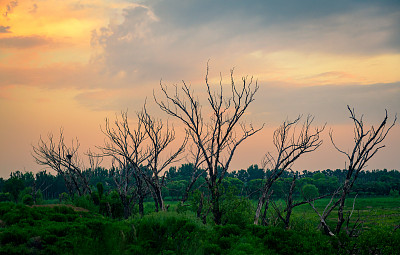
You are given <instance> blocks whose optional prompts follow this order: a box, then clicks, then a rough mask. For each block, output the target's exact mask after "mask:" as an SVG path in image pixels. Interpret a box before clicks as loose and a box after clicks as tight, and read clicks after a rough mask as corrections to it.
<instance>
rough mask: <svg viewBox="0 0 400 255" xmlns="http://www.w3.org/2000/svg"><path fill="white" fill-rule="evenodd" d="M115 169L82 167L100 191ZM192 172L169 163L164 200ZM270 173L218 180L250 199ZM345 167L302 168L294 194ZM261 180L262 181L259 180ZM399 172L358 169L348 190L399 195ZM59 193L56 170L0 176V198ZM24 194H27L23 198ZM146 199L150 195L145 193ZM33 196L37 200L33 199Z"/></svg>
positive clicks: (326, 190)
mask: <svg viewBox="0 0 400 255" xmlns="http://www.w3.org/2000/svg"><path fill="white" fill-rule="evenodd" d="M115 171H116V170H115V169H105V168H100V167H99V168H96V169H94V170H91V169H87V170H85V171H84V174H85V176H88V180H89V184H90V186H91V187H92V188H93V189H95V190H96V189H97V186H98V185H99V184H101V185H102V187H103V189H104V191H103V192H104V194H110V193H112V192H113V191H115V190H116V189H117V186H116V183H115V181H114V177H115V174H116V173H115ZM192 173H193V165H192V164H182V165H181V166H179V167H171V168H169V170H167V171H166V172H165V178H164V183H163V189H162V193H163V196H164V197H165V198H166V199H167V200H170V201H171V200H172V201H181V200H182V199H183V198H184V196H185V189H186V188H187V186H188V183H189V182H190V181H191V178H192ZM203 173H204V174H203V176H201V177H200V178H198V179H197V181H196V182H195V183H194V187H193V188H194V189H193V190H197V189H199V190H202V189H204V190H205V189H206V187H205V178H206V174H205V172H204V171H203ZM270 173H271V171H270V170H264V169H261V168H259V167H258V165H251V166H250V167H248V168H247V169H241V170H237V171H232V172H228V173H227V174H226V176H225V178H224V180H223V182H222V185H223V186H224V188H225V189H233V190H235V193H236V194H237V195H239V196H243V197H247V198H250V199H257V198H258V197H259V195H260V194H259V193H260V191H259V189H260V186H261V185H262V184H263V182H265V176H268V175H269V174H270ZM346 173H347V172H346V170H341V169H336V170H330V169H327V170H321V171H315V172H310V171H307V170H305V171H303V172H299V173H297V176H298V177H297V185H296V189H295V192H294V196H296V197H297V198H301V197H303V196H306V195H307V194H305V193H304V192H312V193H313V194H312V196H322V195H327V194H331V193H333V192H334V191H335V189H337V187H338V186H339V184H340V183H342V182H343V181H344V179H345V178H346ZM263 180H264V181H263ZM291 180H292V173H290V172H284V173H283V174H282V176H281V178H280V179H279V180H277V181H276V182H275V183H274V184H273V186H272V189H273V190H274V193H273V195H272V196H273V197H274V198H275V199H283V198H285V194H286V190H287V189H288V186H289V185H290V182H291ZM399 191H400V172H399V171H397V170H391V171H388V170H386V169H384V170H372V171H361V172H360V173H359V176H358V181H357V183H355V184H354V187H353V190H352V193H353V194H358V195H359V196H388V195H390V196H399ZM63 194H64V196H65V194H68V190H67V188H66V184H65V181H64V178H62V176H60V174H56V175H54V174H52V173H50V172H47V171H46V170H43V171H40V172H38V173H36V174H34V173H32V172H25V173H23V172H20V171H15V172H12V173H11V174H10V177H9V178H5V179H4V178H0V201H14V202H23V199H24V197H25V199H28V198H29V199H30V197H32V199H33V200H35V201H34V203H41V202H40V201H41V200H55V199H57V200H60V199H62V198H63ZM27 197H28V198H27ZM145 199H146V200H150V199H151V196H150V194H149V193H147V196H146V197H145ZM36 200H37V201H36Z"/></svg>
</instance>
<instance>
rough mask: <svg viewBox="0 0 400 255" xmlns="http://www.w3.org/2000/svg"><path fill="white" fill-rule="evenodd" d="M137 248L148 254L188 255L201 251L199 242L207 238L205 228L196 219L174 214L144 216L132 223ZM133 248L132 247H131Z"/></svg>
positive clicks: (164, 213) (163, 213)
mask: <svg viewBox="0 0 400 255" xmlns="http://www.w3.org/2000/svg"><path fill="white" fill-rule="evenodd" d="M134 227H135V229H136V237H137V239H136V242H135V243H134V245H135V246H136V248H135V249H138V248H137V246H138V245H139V246H140V247H143V248H144V249H146V250H147V251H148V254H160V253H161V251H165V250H169V251H174V252H176V253H177V254H188V253H193V252H196V251H197V250H199V249H201V242H200V240H204V239H205V238H206V236H207V227H206V226H204V225H203V224H202V223H201V222H199V221H197V220H196V219H192V218H188V217H185V216H182V215H179V214H177V213H174V212H162V213H154V214H150V215H146V216H144V217H143V218H141V219H136V220H135V222H134ZM132 248H133V247H132Z"/></svg>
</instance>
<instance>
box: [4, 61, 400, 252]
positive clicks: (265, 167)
mask: <svg viewBox="0 0 400 255" xmlns="http://www.w3.org/2000/svg"><path fill="white" fill-rule="evenodd" d="M205 83H206V86H205V88H206V92H205V94H203V95H206V96H205V98H206V101H207V102H206V103H205V104H203V102H202V101H201V100H200V99H199V98H202V97H199V96H198V95H199V94H196V93H195V91H194V90H192V89H191V88H190V86H188V85H187V84H186V83H185V82H183V85H182V86H181V87H178V86H175V88H174V89H173V90H169V89H168V88H167V87H166V86H164V85H163V84H160V86H161V97H157V96H156V95H154V98H155V101H156V103H157V105H158V106H159V107H160V109H161V110H162V111H163V112H165V113H166V114H168V115H169V116H171V117H173V118H175V119H176V120H178V121H180V123H181V124H182V126H183V127H184V128H185V132H183V133H184V134H185V135H184V137H182V141H181V142H179V143H178V145H177V144H176V142H177V140H179V137H178V136H177V133H175V130H174V128H173V127H172V126H171V125H168V123H166V122H164V121H162V120H161V119H157V118H154V117H153V116H151V115H150V114H149V112H148V111H147V109H146V105H144V107H143V109H142V110H141V111H139V112H137V113H136V118H135V121H134V122H132V121H131V120H130V119H128V114H127V112H122V113H121V116H120V117H117V118H116V119H115V121H114V122H110V121H109V120H108V119H106V123H105V127H103V128H102V131H103V133H104V135H105V141H104V142H105V143H104V145H102V146H98V147H97V148H98V149H99V150H100V152H99V154H94V153H92V152H91V151H90V150H89V151H88V152H86V153H85V154H84V155H85V157H87V159H88V162H89V163H90V167H87V166H85V164H84V163H85V161H84V160H82V158H83V157H82V156H81V155H80V152H79V141H78V139H74V140H72V143H71V144H68V143H67V142H66V141H65V138H64V135H63V130H62V129H61V131H60V135H59V137H54V136H53V135H52V134H49V135H48V136H47V138H45V139H44V138H40V139H39V141H38V143H37V144H36V145H34V146H33V157H34V159H35V160H36V162H37V163H38V164H40V165H43V166H45V167H48V168H50V169H52V170H53V171H55V172H56V175H55V176H54V175H52V174H49V173H47V172H46V171H42V172H39V173H37V174H33V173H31V172H27V173H21V172H19V171H17V172H13V173H11V175H10V177H9V178H8V179H6V180H4V179H1V178H0V244H1V246H0V254H188V253H193V254H394V253H396V252H398V251H399V250H400V234H399V233H400V230H398V229H399V227H400V222H399V220H398V219H399V217H398V216H399V215H400V207H399V204H400V203H399V202H400V200H399V199H400V198H399V190H400V174H399V172H398V171H395V170H392V171H387V170H383V171H378V170H376V171H364V168H365V166H366V163H367V162H368V161H369V160H370V159H371V158H372V157H373V156H374V155H375V154H376V153H377V152H378V151H379V150H381V149H382V148H383V147H385V145H384V144H383V142H384V140H385V138H386V137H387V135H388V133H389V131H390V130H391V129H392V127H393V126H394V125H395V122H396V120H397V117H395V118H394V121H393V122H389V117H388V114H387V112H385V116H384V118H383V120H382V122H380V123H379V124H378V125H377V126H371V127H370V128H369V129H368V128H365V126H364V122H363V117H362V115H361V116H357V115H356V114H355V111H354V109H351V108H350V107H348V110H349V112H350V119H351V120H352V122H353V124H354V145H353V148H352V149H350V150H347V149H341V148H339V146H337V145H336V144H335V142H334V139H333V132H332V130H331V132H330V138H331V142H332V144H333V146H334V147H335V148H336V150H337V151H338V152H340V153H342V154H343V155H344V156H345V158H346V164H345V166H346V169H344V170H340V169H337V170H335V171H332V170H329V169H328V170H323V171H316V172H308V171H303V172H301V173H300V172H295V171H294V170H293V168H292V167H293V166H294V164H295V163H296V161H297V159H298V158H300V157H302V156H303V155H304V154H305V153H310V152H313V151H315V150H317V149H318V148H319V147H320V146H321V145H322V142H323V141H322V140H321V139H320V134H321V133H322V132H323V131H324V129H325V125H324V126H321V127H314V126H313V125H312V124H313V121H314V118H313V117H312V116H311V115H309V116H307V117H306V118H302V116H299V117H298V118H296V119H295V120H286V121H284V122H283V123H282V125H280V126H279V127H278V128H277V129H276V131H275V132H274V134H273V143H274V146H275V150H276V151H275V152H274V153H273V152H267V153H266V154H265V157H264V159H263V163H262V167H261V168H259V167H258V166H257V165H252V166H250V167H249V168H248V169H247V170H244V169H242V170H239V171H231V172H230V171H228V170H229V169H230V163H231V161H232V159H233V157H234V154H235V151H236V149H237V148H238V146H240V145H241V144H242V142H244V141H245V140H246V139H247V138H249V137H250V136H253V135H256V134H257V133H258V132H259V131H260V130H261V129H262V128H263V126H261V127H254V126H253V125H251V124H245V123H244V122H243V120H244V117H245V116H246V112H247V109H248V107H249V105H250V104H251V103H252V102H253V101H254V100H255V95H256V92H257V90H258V85H257V82H253V80H252V78H250V79H249V78H247V77H245V78H242V85H241V86H240V85H237V84H236V83H235V82H234V78H233V71H231V82H230V86H229V89H228V93H226V91H224V86H223V85H222V81H221V82H220V83H219V85H218V86H217V87H216V89H214V88H213V87H212V86H211V85H210V84H209V80H208V68H207V75H206V78H205ZM203 93H204V92H203ZM200 94H201V92H200ZM203 106H204V107H203ZM132 123H134V124H135V126H132ZM173 144H175V147H174V146H173ZM182 157H184V158H185V159H186V160H187V163H185V164H183V165H181V166H180V167H171V165H172V164H173V163H176V162H178V161H179V160H180V159H181V158H182ZM103 158H109V159H110V160H111V162H112V165H111V167H110V169H105V168H102V167H100V165H101V162H102V160H103ZM168 168H169V169H168Z"/></svg>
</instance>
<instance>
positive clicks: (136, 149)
mask: <svg viewBox="0 0 400 255" xmlns="http://www.w3.org/2000/svg"><path fill="white" fill-rule="evenodd" d="M103 133H104V134H105V135H106V141H105V145H104V146H103V147H100V149H101V150H102V152H103V155H104V156H110V157H112V158H114V160H115V161H116V162H118V163H119V166H120V168H119V169H120V172H119V173H120V174H123V178H121V176H120V177H118V178H114V181H115V182H116V185H117V187H119V189H118V190H119V194H120V197H121V200H123V201H125V204H124V207H125V208H126V212H127V215H129V209H128V208H130V207H131V206H132V203H133V200H132V197H133V196H134V195H137V196H138V199H139V213H140V214H141V215H143V213H144V208H143V201H144V197H145V193H146V192H147V188H146V187H147V186H149V187H150V188H151V189H150V191H151V194H152V195H153V197H154V202H155V205H156V211H158V210H159V209H161V210H165V209H166V208H165V205H164V200H163V197H162V192H161V191H162V186H163V185H164V177H163V176H160V173H161V172H162V171H163V170H165V168H166V167H167V166H168V165H169V164H171V163H173V162H175V161H176V160H177V158H178V156H179V155H180V154H181V153H182V152H183V149H184V147H185V144H186V141H187V138H185V139H184V141H183V143H182V145H181V146H180V147H179V148H178V149H177V150H176V151H175V152H174V153H172V154H170V155H169V156H168V157H166V159H164V160H162V158H161V155H162V154H163V153H164V152H165V151H166V149H167V147H168V146H169V145H170V144H171V143H172V142H173V141H174V140H175V138H176V137H175V131H174V129H173V128H172V127H169V126H168V124H167V125H164V123H163V122H162V121H161V120H157V119H155V118H152V117H151V116H150V115H149V114H148V113H147V110H146V108H145V107H144V108H143V110H142V111H141V112H139V113H137V126H136V128H135V129H133V130H131V129H130V127H129V123H128V116H127V113H126V112H122V113H121V117H120V118H118V117H117V118H116V120H115V121H114V127H111V126H110V122H109V120H108V119H106V126H105V130H103ZM148 170H149V171H150V172H149V171H148Z"/></svg>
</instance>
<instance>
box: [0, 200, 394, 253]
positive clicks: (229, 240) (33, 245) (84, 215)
mask: <svg viewBox="0 0 400 255" xmlns="http://www.w3.org/2000/svg"><path fill="white" fill-rule="evenodd" d="M255 203H256V202H255V201H253V204H255ZM327 203H329V199H321V200H319V201H318V202H316V207H317V208H318V210H319V211H321V212H322V211H323V210H324V208H325V206H326V204H327ZM166 204H167V205H169V210H168V212H161V213H154V212H152V211H153V210H154V204H153V203H151V202H146V204H145V211H146V215H145V216H144V217H143V218H141V217H139V216H133V217H132V218H130V219H128V220H121V219H120V220H113V219H110V218H108V217H104V216H102V215H100V214H98V213H96V212H93V211H88V212H87V211H82V210H80V208H76V207H72V206H69V207H65V206H51V205H46V206H42V207H29V206H25V205H21V204H20V205H16V204H14V203H9V202H8V203H7V202H6V203H3V202H2V203H0V255H1V254H348V253H349V249H353V248H354V247H356V248H357V251H358V253H359V254H371V253H372V254H396V251H399V250H400V232H399V230H397V231H394V226H395V225H398V224H400V217H399V215H400V199H399V198H393V197H373V198H357V200H356V203H355V210H354V213H353V214H354V215H353V218H352V221H353V222H354V221H355V220H356V219H357V217H358V212H359V216H360V219H361V220H362V221H363V222H364V225H363V227H364V231H363V232H362V234H361V235H360V237H358V238H357V239H349V238H348V237H346V236H345V235H341V236H338V237H333V238H331V237H328V236H325V235H323V234H322V233H321V232H320V231H318V230H317V226H318V224H319V219H318V216H317V215H316V214H315V212H314V211H313V210H312V208H311V207H310V206H309V205H307V204H305V205H302V206H298V207H296V208H295V209H294V211H293V215H292V221H291V225H290V229H289V230H285V229H283V228H282V225H280V224H279V220H276V217H275V218H274V213H273V210H271V211H270V215H269V217H270V223H271V224H270V225H269V226H266V227H264V226H255V225H253V224H251V221H252V215H253V214H245V213H239V214H230V216H229V217H239V218H240V217H247V219H245V220H244V221H243V220H242V221H235V219H232V218H231V219H230V220H231V222H232V223H228V224H226V225H224V226H215V225H214V224H212V220H211V219H210V220H209V221H208V222H209V223H208V224H206V225H204V224H202V223H201V221H200V220H198V219H197V218H196V217H195V213H194V212H192V211H191V210H188V209H189V207H185V208H186V209H187V210H182V208H181V207H180V206H179V203H178V202H171V201H166ZM280 204H281V205H283V201H278V202H277V205H278V207H279V206H280ZM352 205H353V199H348V201H347V203H346V210H349V209H351V208H352ZM250 207H251V206H250ZM250 207H249V208H245V209H244V210H246V211H253V212H254V208H250ZM92 208H93V207H92ZM228 214H229V213H228ZM245 215H247V216H245ZM210 217H211V215H210ZM336 217H337V212H335V211H334V212H332V214H331V216H330V218H329V219H328V221H329V223H330V224H332V225H334V224H335V222H336ZM274 219H275V220H276V224H274ZM236 220H237V219H236ZM235 222H236V223H235ZM246 222H247V223H246Z"/></svg>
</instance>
